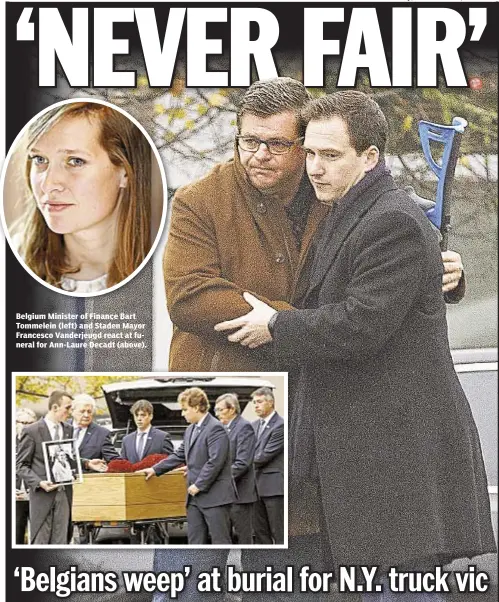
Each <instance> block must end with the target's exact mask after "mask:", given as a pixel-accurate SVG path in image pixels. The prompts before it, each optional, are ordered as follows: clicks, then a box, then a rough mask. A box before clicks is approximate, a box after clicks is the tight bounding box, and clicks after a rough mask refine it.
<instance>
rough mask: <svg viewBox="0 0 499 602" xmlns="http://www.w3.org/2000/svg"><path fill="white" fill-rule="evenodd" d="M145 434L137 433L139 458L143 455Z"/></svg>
mask: <svg viewBox="0 0 499 602" xmlns="http://www.w3.org/2000/svg"><path fill="white" fill-rule="evenodd" d="M146 435H147V433H139V434H138V436H139V443H138V445H137V455H138V456H139V460H142V458H143V457H144V448H145V443H146Z"/></svg>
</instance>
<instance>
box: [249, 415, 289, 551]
mask: <svg viewBox="0 0 499 602" xmlns="http://www.w3.org/2000/svg"><path fill="white" fill-rule="evenodd" d="M259 423H260V420H256V421H255V422H253V428H254V430H255V433H256V434H258V430H259V429H258V427H259ZM254 465H255V478H256V489H257V492H258V501H257V502H256V503H255V506H254V508H255V513H254V528H255V543H260V544H269V543H277V544H281V543H284V420H283V419H282V417H281V416H279V414H277V412H276V413H275V414H274V415H273V416H272V418H271V419H270V420H269V421H268V423H267V424H266V426H265V428H264V429H263V432H261V433H260V434H259V435H258V438H257V441H256V447H255V457H254Z"/></svg>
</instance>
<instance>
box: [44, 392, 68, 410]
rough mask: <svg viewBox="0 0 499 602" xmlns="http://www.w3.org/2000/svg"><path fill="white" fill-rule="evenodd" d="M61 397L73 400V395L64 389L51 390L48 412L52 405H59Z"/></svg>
mask: <svg viewBox="0 0 499 602" xmlns="http://www.w3.org/2000/svg"><path fill="white" fill-rule="evenodd" d="M63 397H67V398H68V399H71V401H72V400H73V397H72V396H71V395H70V394H69V393H66V391H60V390H58V391H52V393H51V394H50V395H49V402H48V406H49V412H50V411H51V410H52V406H57V407H58V408H59V407H61V405H62V398H63Z"/></svg>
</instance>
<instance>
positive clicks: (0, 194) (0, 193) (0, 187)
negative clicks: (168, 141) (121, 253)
mask: <svg viewBox="0 0 499 602" xmlns="http://www.w3.org/2000/svg"><path fill="white" fill-rule="evenodd" d="M77 102H87V103H88V102H94V103H96V104H100V105H104V106H106V107H109V108H110V109H114V110H115V111H118V112H119V113H121V114H122V115H124V116H125V117H127V118H128V119H129V120H130V121H131V122H132V123H133V124H134V125H135V126H136V127H137V128H138V129H139V130H140V132H141V133H142V135H143V136H144V137H145V139H146V140H147V142H148V143H149V146H150V147H151V150H152V152H153V154H154V157H155V159H156V162H157V164H158V168H159V172H160V175H161V184H162V187H163V191H162V192H163V207H162V212H161V222H160V225H159V228H158V231H157V233H156V238H155V239H154V241H153V243H152V245H151V248H150V249H149V252H148V253H147V255H146V257H145V258H144V260H143V261H142V263H141V264H140V265H139V267H138V268H137V269H136V270H135V271H134V272H132V273H131V274H130V275H129V276H127V277H126V278H125V279H124V280H122V281H121V282H118V283H117V284H115V285H113V286H111V287H109V288H105V289H104V290H102V291H95V292H91V293H76V292H71V291H65V290H63V289H61V288H57V287H56V286H53V285H52V284H48V283H47V282H45V280H42V278H40V276H37V275H36V274H35V273H34V272H33V271H32V270H31V269H30V268H29V267H28V266H27V265H26V263H25V261H24V259H23V258H22V257H21V255H20V254H19V252H18V251H17V249H16V248H15V245H13V244H12V238H11V234H10V232H9V228H8V227H7V222H6V220H5V198H4V190H5V178H6V174H7V167H8V165H9V164H10V160H11V158H12V155H13V154H14V152H15V151H16V150H17V147H18V145H19V142H20V140H21V139H22V137H23V135H24V134H25V132H26V130H27V129H28V128H29V126H30V125H31V124H32V123H34V122H35V121H36V120H37V119H38V118H39V117H41V116H42V115H44V114H45V113H47V112H48V111H51V110H52V109H55V108H56V107H61V106H64V105H67V104H72V103H77ZM0 199H1V207H0V213H1V218H2V227H3V230H4V234H5V238H6V240H8V241H9V246H10V248H11V250H12V252H13V253H14V255H15V256H16V259H17V260H18V261H19V263H20V264H21V265H22V266H23V268H24V269H25V270H26V271H27V272H28V274H29V275H30V276H32V277H33V278H34V279H35V280H37V281H38V282H39V283H40V284H43V286H45V287H47V288H49V289H50V290H51V291H54V292H56V293H60V294H61V295H67V296H68V297H98V296H100V295H105V294H107V293H110V292H112V291H115V290H117V289H119V288H121V287H122V286H123V285H125V284H126V283H127V282H130V280H132V279H133V278H135V276H137V275H138V274H139V273H140V272H141V271H142V270H143V269H144V267H145V266H146V265H147V264H148V262H149V260H150V259H151V257H152V256H153V254H154V251H155V250H156V247H157V246H158V244H159V241H160V240H161V238H162V234H163V229H164V227H165V222H166V214H167V211H168V188H167V184H166V175H165V168H164V166H163V162H162V160H161V156H160V154H159V151H158V149H157V147H156V145H155V144H154V142H153V140H152V138H151V137H150V136H149V134H148V133H147V132H146V130H145V129H144V127H143V126H142V125H141V124H140V123H139V122H138V121H137V120H136V119H135V118H134V117H132V116H131V115H130V114H129V113H127V112H126V111H125V110H123V109H122V108H120V107H118V106H116V105H114V104H112V103H111V102H108V101H107V100H101V99H100V98H93V97H90V98H70V99H67V100H61V101H59V102H56V103H54V104H52V105H50V106H48V107H46V108H45V109H43V110H42V111H40V112H39V113H37V114H36V115H35V116H34V117H33V118H32V119H30V120H29V121H28V123H27V124H26V125H25V126H24V127H23V128H22V130H21V131H20V132H19V134H17V136H16V139H15V140H14V142H13V143H12V145H11V147H10V148H9V151H8V153H7V156H6V158H5V161H4V162H3V166H2V175H1V178H0Z"/></svg>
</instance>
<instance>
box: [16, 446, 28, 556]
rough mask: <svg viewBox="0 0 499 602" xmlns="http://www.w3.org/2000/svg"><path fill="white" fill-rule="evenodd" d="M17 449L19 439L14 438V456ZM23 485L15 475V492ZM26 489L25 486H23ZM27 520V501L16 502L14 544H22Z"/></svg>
mask: <svg viewBox="0 0 499 602" xmlns="http://www.w3.org/2000/svg"><path fill="white" fill-rule="evenodd" d="M18 447H19V437H16V455H17V449H18ZM22 485H23V480H22V479H21V477H20V476H19V475H18V474H16V490H20V489H21V487H22ZM25 488H26V486H25ZM28 519H29V501H28V500H16V543H17V544H23V543H24V538H25V535H26V528H27V527H28Z"/></svg>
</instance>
